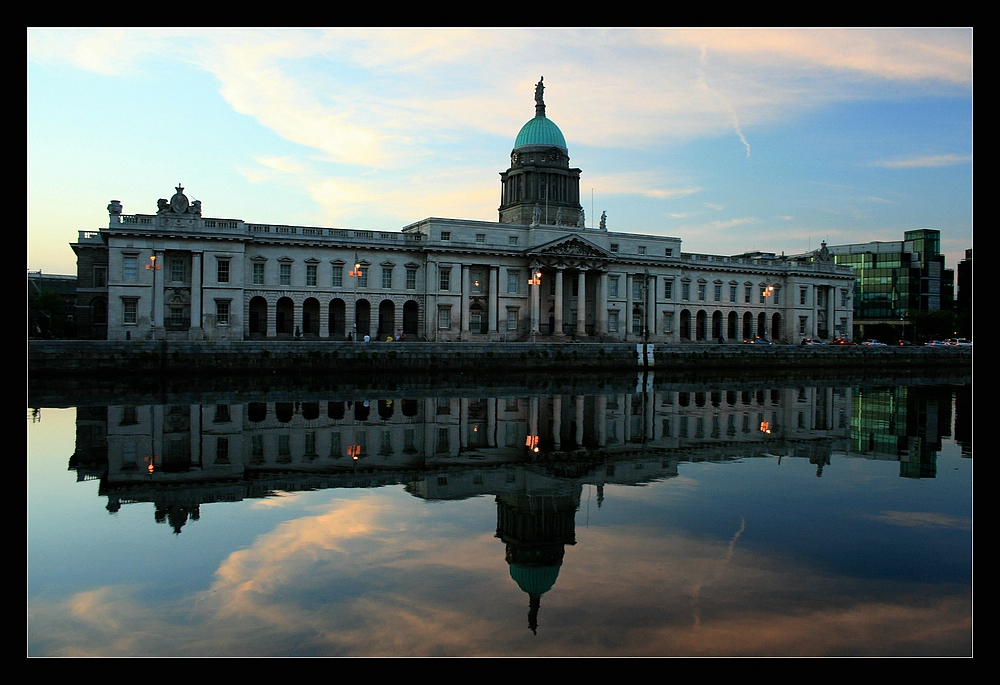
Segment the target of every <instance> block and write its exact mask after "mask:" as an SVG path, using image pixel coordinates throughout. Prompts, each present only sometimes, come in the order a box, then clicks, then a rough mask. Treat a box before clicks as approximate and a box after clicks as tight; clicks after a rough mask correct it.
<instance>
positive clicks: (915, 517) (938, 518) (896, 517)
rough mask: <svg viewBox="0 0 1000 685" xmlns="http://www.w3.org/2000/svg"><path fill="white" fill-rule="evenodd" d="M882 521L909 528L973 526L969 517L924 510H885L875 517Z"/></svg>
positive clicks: (960, 527) (964, 527) (967, 527)
mask: <svg viewBox="0 0 1000 685" xmlns="http://www.w3.org/2000/svg"><path fill="white" fill-rule="evenodd" d="M874 518H875V519H876V520H878V521H881V522H882V523H888V524H890V525H894V526H907V527H909V528H958V529H962V530H967V529H969V528H971V527H972V521H970V520H969V519H968V518H958V517H955V516H948V515H946V514H938V513H935V512H923V511H883V512H882V513H881V514H879V515H878V516H876V517H874Z"/></svg>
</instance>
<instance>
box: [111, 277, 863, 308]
mask: <svg viewBox="0 0 1000 685" xmlns="http://www.w3.org/2000/svg"><path fill="white" fill-rule="evenodd" d="M95 280H96V279H95ZM840 306H841V307H842V308H847V290H845V289H843V288H841V290H840Z"/></svg>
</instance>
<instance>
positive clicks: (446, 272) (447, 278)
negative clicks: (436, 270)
mask: <svg viewBox="0 0 1000 685" xmlns="http://www.w3.org/2000/svg"><path fill="white" fill-rule="evenodd" d="M440 275H441V290H451V267H450V266H448V267H444V266H442V267H441V272H440Z"/></svg>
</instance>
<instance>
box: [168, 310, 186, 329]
mask: <svg viewBox="0 0 1000 685" xmlns="http://www.w3.org/2000/svg"><path fill="white" fill-rule="evenodd" d="M186 325H187V317H185V316H184V308H183V307H171V308H170V313H169V314H168V316H167V328H183V327H184V326H186Z"/></svg>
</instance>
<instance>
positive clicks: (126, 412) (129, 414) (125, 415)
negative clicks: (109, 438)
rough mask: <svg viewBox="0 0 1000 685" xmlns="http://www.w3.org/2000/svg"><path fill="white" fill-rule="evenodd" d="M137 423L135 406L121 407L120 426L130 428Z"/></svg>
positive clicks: (137, 416)
mask: <svg viewBox="0 0 1000 685" xmlns="http://www.w3.org/2000/svg"><path fill="white" fill-rule="evenodd" d="M137 423H139V414H138V412H137V411H136V408H135V405H125V406H124V407H122V420H121V423H120V424H118V425H120V426H132V425H135V424H137Z"/></svg>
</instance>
